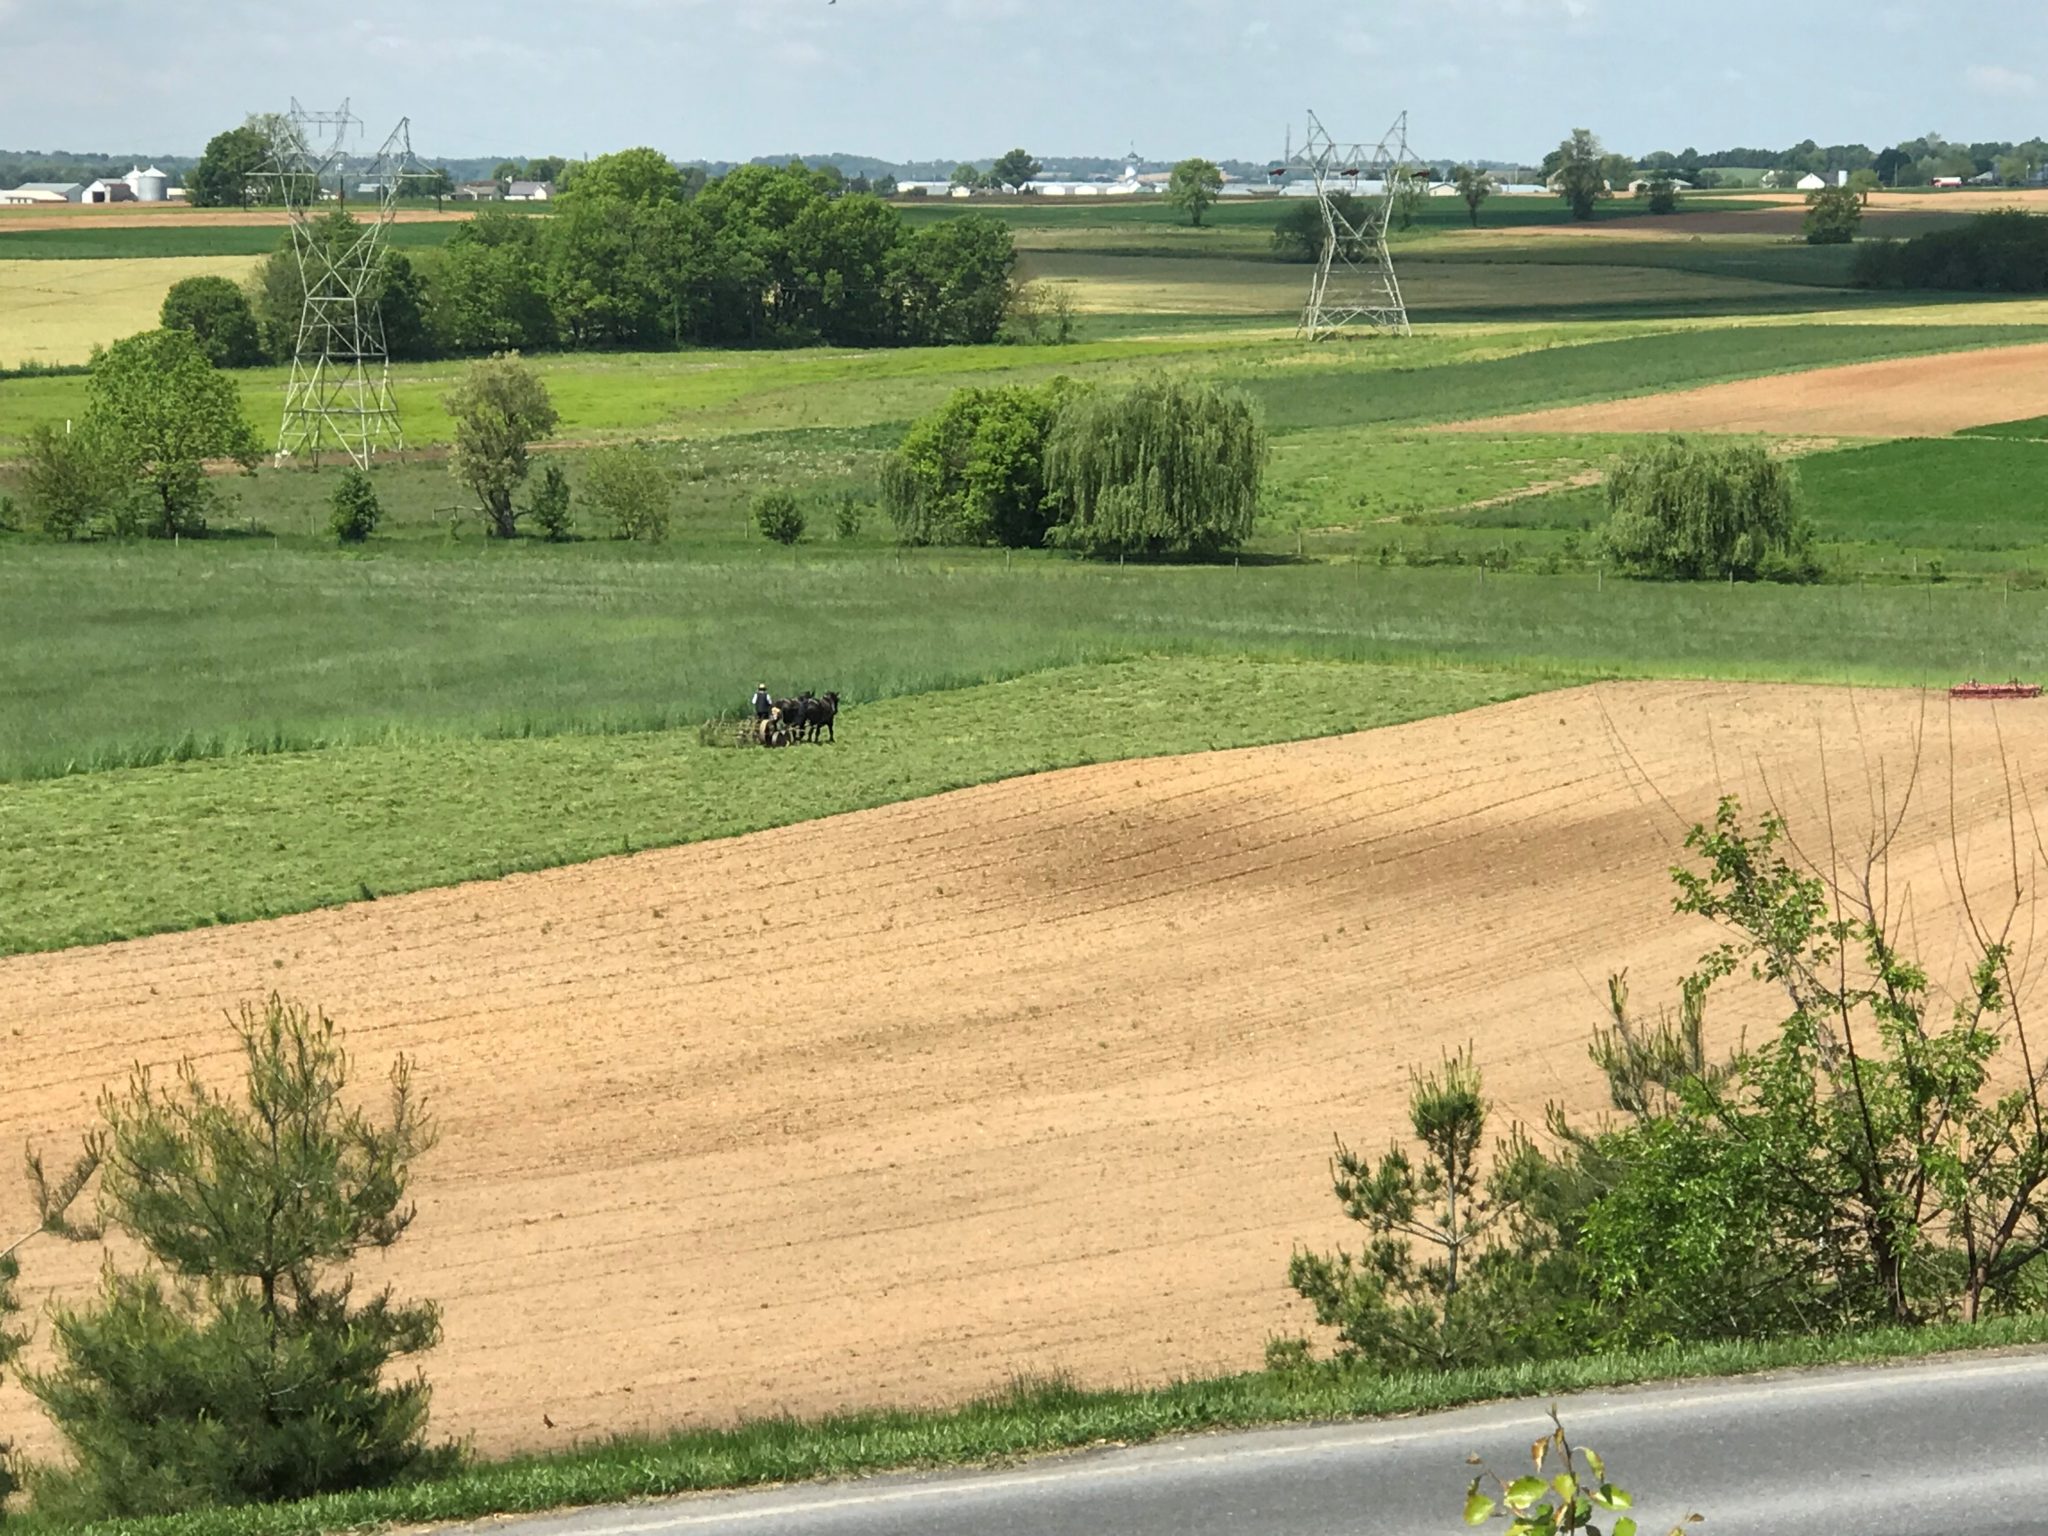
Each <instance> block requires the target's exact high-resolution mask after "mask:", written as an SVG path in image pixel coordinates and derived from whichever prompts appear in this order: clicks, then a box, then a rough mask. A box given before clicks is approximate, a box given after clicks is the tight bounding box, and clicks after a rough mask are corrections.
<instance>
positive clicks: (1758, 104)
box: [0, 0, 2048, 159]
mask: <svg viewBox="0 0 2048 1536" xmlns="http://www.w3.org/2000/svg"><path fill="white" fill-rule="evenodd" d="M1952 15H1953V16H1959V17H1967V20H1961V19H1958V20H1953V21H1952V20H1948V19H1946V18H1948V17H1950V16H1952ZM1339 18H1341V19H1339ZM0 38H4V39H5V40H6V43H7V54H8V62H7V68H6V71H5V75H4V77H0V147H7V148H31V147H32V148H42V149H49V148H55V147H59V146H61V147H64V148H72V149H101V150H106V151H120V150H125V149H129V148H147V149H157V150H162V151H166V152H176V151H196V150H197V149H199V148H200V147H201V145H203V143H204V142H205V140H206V139H207V138H208V137H209V136H210V135H211V134H213V133H214V132H216V131H218V130H219V129H221V128H223V127H227V126H231V125H232V124H234V123H236V122H239V121H240V120H241V118H242V117H243V116H244V115H245V114H246V113H248V112H252V111H258V110H264V109H269V108H273V107H282V106H283V105H284V104H285V103H286V101H287V99H288V98H290V97H292V96H297V97H298V98H299V99H300V100H301V101H304V102H306V103H307V104H308V105H312V104H314V103H328V104H332V103H333V102H334V101H336V100H339V99H340V98H341V97H344V96H346V97H350V98H352V99H353V102H354V104H355V106H356V108H357V110H358V112H359V113H360V115H362V116H363V117H364V118H366V119H367V120H368V121H369V122H370V124H371V125H372V127H373V129H375V128H376V127H377V125H383V126H384V127H385V128H388V126H389V124H390V123H391V122H393V121H395V120H396V119H397V118H398V117H399V116H401V115H410V116H411V118H412V120H413V125H414V128H413V134H414V143H415V145H416V146H417V147H419V148H420V149H421V150H422V151H423V152H425V153H429V154H443V155H472V154H487V153H550V152H552V153H563V154H570V155H578V154H584V153H595V152H599V151H603V150H606V149H611V148H617V147H620V146H623V145H627V144H638V143H646V144H653V145H656V146H657V147H659V148H661V149H664V150H667V151H668V152H669V153H671V154H673V155H675V156H677V157H679V158H691V157H704V158H711V159H719V158H727V159H740V158H745V157H749V156H752V155H756V154H765V153H781V152H785V151H826V150H840V151H848V152H858V153H868V154H874V155H880V156H882V157H885V158H889V159H909V158H927V157H938V156H949V155H989V154H994V153H997V152H999V151H1001V150H1004V149H1007V148H1009V147H1010V146H1011V145H1013V144H1018V143H1021V144H1024V145H1026V146H1028V147H1029V148H1031V149H1033V150H1035V151H1037V152H1039V153H1041V154H1044V153H1048V152H1052V153H1059V152H1065V153H1075V154H1083V153H1092V154H1118V153H1121V152H1123V151H1124V150H1125V149H1126V148H1127V147H1128V146H1131V145H1135V146H1136V147H1137V149H1138V150H1139V151H1140V152H1141V153H1142V154H1145V155H1147V156H1151V157H1158V158H1163V157H1178V156H1181V155H1186V154H1198V153H1199V154H1206V155H1209V156H1212V157H1214V158H1219V159H1222V158H1231V157H1243V158H1248V159H1251V158H1260V157H1263V156H1267V155H1271V154H1274V153H1276V152H1277V151H1278V150H1279V148H1280V146H1281V143H1282V141H1283V136H1284V134H1285V132H1286V128H1287V126H1288V125H1289V124H1290V123H1298V122H1299V121H1300V120H1301V118H1302V115H1303V111H1304V109H1305V108H1307V107H1310V106H1313V107H1315V108H1316V109H1317V110H1318V111H1319V112H1320V113H1321V114H1322V115H1323V117H1324V119H1325V121H1326V122H1328V123H1329V124H1330V126H1331V128H1332V129H1333V131H1336V132H1338V133H1339V134H1340V135H1341V136H1345V137H1351V136H1356V137H1361V138H1364V137H1377V136H1378V134H1379V132H1380V130H1381V129H1382V128H1383V127H1384V126H1385V124H1386V122H1387V121H1388V120H1389V119H1391V118H1392V116H1393V114H1394V113H1395V112H1396V111H1397V110H1399V109H1401V108H1403V107H1405V108H1407V109H1408V110H1409V111H1410V113H1411V114H1412V121H1413V125H1414V126H1413V131H1412V142H1413V143H1414V145H1415V147H1416V149H1417V151H1418V152H1419V153H1421V154H1424V155H1428V156H1431V157H1433V158H1434V157H1452V156H1456V157H1465V156H1492V157H1498V158H1503V159H1510V158H1518V157H1529V156H1534V155H1538V154H1540V153H1541V152H1542V151H1543V150H1544V149H1545V148H1547V147H1548V146H1550V145H1552V144H1554V143H1555V142H1556V141H1557V140H1558V139H1559V138H1560V137H1561V136H1562V135H1563V133H1564V131H1565V130H1566V129H1568V128H1571V127H1573V126H1580V125H1583V126H1586V127H1591V128H1593V129H1594V130H1595V131H1596V132H1598V133H1600V134H1601V135H1602V137H1604V138H1605V139H1606V140H1607V141H1608V142H1609V144H1610V145H1611V146H1612V147H1614V148H1617V149H1625V150H1629V151H1632V152H1638V153H1640V152H1644V151H1647V150H1651V149H1657V148H1668V149H1680V148H1683V147H1684V146H1685V145H1687V144H1693V145H1696V146H1697V147H1699V148H1700V149H1702V150H1706V149H1712V148H1719V147H1724V146H1726V145H1730V144H1735V143H1742V144H1766V145H1772V146H1777V145H1782V144H1787V143H1793V142H1796V141H1798V140H1799V139H1801V138H1803V137H1806V136H1808V135H1811V136H1813V137H1815V138H1818V139H1819V140H1821V141H1822V142H1823V143H1831V142H1837V141H1851V140H1859V139H1860V140H1864V141H1867V142H1869V143H1871V144H1872V145H1878V144H1880V143H1885V142H1893V141H1896V140H1897V139H1900V138H1904V137H1910V136H1913V135H1916V134H1919V133H1922V132H1925V131H1927V130H1929V129H1938V130H1940V131H1941V132H1943V133H1945V134H1947V135H1948V136H1949V137H1950V138H1952V139H1962V140H1969V139H2008V138H2009V139H2023V138H2026V137H2029V136H2031V135H2034V134H2044V135H2048V10H2044V8H2043V6H2042V4H2041V0H1978V3H1976V4H1974V5H1971V6H1968V7H1957V8H1955V9H1953V10H1952V9H1951V8H1950V7H1949V6H1947V5H1944V4H1939V3H1936V0H1890V3H1888V0H1875V3H1866V0H1721V3H1719V4H1713V5H1708V4H1702V3H1698V0H1689V3H1687V4H1684V5H1679V4H1676V3H1673V0H1382V3H1369V0H1326V3H1324V4H1323V5H1321V6H1309V5H1291V6H1282V5H1276V4H1264V3H1253V0H838V3H837V4H827V3H826V0H567V3H542V0H354V3H353V4H350V3H348V0H327V3H324V4H300V5H285V4H279V3H277V0H212V3H206V4H193V3H188V0H0ZM2022 39H2026V41H2025V42H2024V43H2022ZM378 136H379V137H381V131H379V132H378Z"/></svg>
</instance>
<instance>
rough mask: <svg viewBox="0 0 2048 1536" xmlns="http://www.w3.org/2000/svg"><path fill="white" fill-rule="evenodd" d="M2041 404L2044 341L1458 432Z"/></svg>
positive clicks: (1871, 426) (1834, 417)
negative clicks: (2029, 344)
mask: <svg viewBox="0 0 2048 1536" xmlns="http://www.w3.org/2000/svg"><path fill="white" fill-rule="evenodd" d="M2043 407H2048V344H2044V345H2035V346H2017V347H2012V348H2010V349H2004V350H1994V351H1985V352H1975V353H1970V354H1967V355H1964V354H1945V355H1938V356H1932V357H1919V358H1892V359H1889V360H1887V361H1884V362H1876V363H1862V364H1856V365H1853V366H1844V367H1838V368H1822V369H1813V370H1809V371H1806V372H1800V373H1791V374H1785V375H1782V376H1778V377H1770V378H1758V379H1752V380H1747V381H1744V382H1741V383H1731V384H1720V385H1713V386H1708V387H1705V388H1698V389H1691V390H1685V391H1680V392H1673V393H1664V394H1657V395H1653V396H1648V397H1643V398H1638V399H1632V400H1615V401H1609V402H1606V403H1603V404H1600V405H1590V406H1580V407H1576V408H1566V409H1551V410H1546V411H1540V412H1529V413H1523V414H1517V415H1507V416H1501V417H1496V418H1492V419H1484V420H1478V421H1465V422H1461V423H1459V424H1458V425H1457V428H1456V430H1459V431H1468V432H1505V433H1534V432H1543V431H1557V432H1572V433H1580V434H1584V433H1588V432H1624V433H1626V432H1634V433H1649V432H1722V433H1749V434H1776V435H1781V436H1788V437H1798V436H1802V435H1812V434H1820V435H1824V436H1845V437H1902V436H1911V435H1915V434H1929V435H1935V434H1944V433H1950V432H1956V431H1960V430H1962V429H1964V428H1966V427H1975V426H1982V425H1984V424H1986V423H1987V422H1995V421H1997V420H1998V418H1999V417H2000V416H2002V415H2005V414H2007V413H2009V412H2011V411H2014V410H2021V411H2025V410H2029V409H2040V408H2043Z"/></svg>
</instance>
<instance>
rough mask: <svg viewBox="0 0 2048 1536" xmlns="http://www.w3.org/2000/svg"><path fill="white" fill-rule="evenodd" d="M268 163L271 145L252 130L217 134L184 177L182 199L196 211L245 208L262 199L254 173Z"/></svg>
mask: <svg viewBox="0 0 2048 1536" xmlns="http://www.w3.org/2000/svg"><path fill="white" fill-rule="evenodd" d="M269 161H270V144H269V142H268V141H267V140H266V139H265V138H264V137H263V135H262V134H261V133H260V132H258V131H257V129H255V128H254V127H252V126H249V125H246V124H245V125H244V126H242V127H240V128H230V129H229V130H228V131H227V132H226V133H217V134H215V135H214V136H213V137H212V138H211V139H209V140H207V143H206V149H205V151H204V152H203V153H202V154H201V155H200V156H199V163H198V164H197V165H195V166H194V167H193V168H192V169H191V170H190V171H189V172H187V173H186V176H185V196H186V197H187V199H189V200H190V202H191V204H192V206H193V207H195V208H246V207H248V206H249V204H250V203H252V202H257V201H260V200H261V199H262V197H263V192H264V188H263V184H262V182H261V181H260V180H259V179H258V175H257V173H258V172H259V171H261V170H262V169H263V168H264V166H265V165H267V164H268V163H269Z"/></svg>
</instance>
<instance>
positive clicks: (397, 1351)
mask: <svg viewBox="0 0 2048 1536" xmlns="http://www.w3.org/2000/svg"><path fill="white" fill-rule="evenodd" d="M239 1034H240V1044H241V1057H242V1067H243V1082H242V1083H241V1084H240V1085H239V1087H238V1089H236V1090H234V1091H224V1090H223V1089H222V1088H220V1087H219V1086H218V1085H216V1084H212V1083H209V1082H207V1081H206V1079H205V1078H204V1076H202V1074H201V1072H200V1070H199V1068H198V1067H197V1066H196V1065H195V1064H194V1063H193V1062H191V1061H189V1060H188V1061H187V1062H185V1063H184V1064H183V1065H182V1066H181V1067H180V1069H179V1072H178V1079H177V1083H176V1085H175V1087H166V1086H162V1085H159V1084H158V1083H157V1082H156V1081H155V1080H154V1078H153V1077H152V1075H151V1074H150V1073H149V1072H148V1071H147V1070H146V1069H144V1068H140V1067H138V1068H137V1069H136V1071H135V1074H134V1076H133V1077H132V1079H131V1080H130V1082H129V1084H128V1087H127V1089H126V1091H125V1092H120V1093H116V1092H113V1091H109V1092H108V1093H107V1094H106V1095H105V1096H104V1097H103V1098H102V1100H101V1111H102V1114H103V1117H104V1120H105V1131H104V1133H103V1140H102V1142H101V1146H102V1147H103V1150H104V1153H105V1164H104V1170H103V1173H102V1184H101V1193H100V1203H101V1208H102V1212H103V1214H104V1216H105V1218H106V1220H107V1221H108V1223H109V1224H111V1225H112V1226H114V1227H116V1228H118V1229H120V1230H121V1231H122V1232H123V1233H125V1234H126V1235H127V1236H128V1237H129V1238H130V1239H132V1240H133V1241H134V1242H135V1243H136V1245H137V1246H138V1247H139V1248H140V1249H141V1250H142V1251H143V1252H144V1253H145V1254H147V1255H148V1257H149V1260H150V1263H151V1267H150V1268H149V1269H146V1270H141V1271H135V1272H122V1271H119V1270H117V1269H115V1268H113V1267H111V1266H110V1267H109V1268H108V1269H107V1270H106V1271H105V1273H104V1277H103V1280H102V1283H101V1289H100V1294H99V1296H98V1297H97V1299H96V1300H94V1301H92V1302H90V1303H88V1304H86V1305H84V1306H78V1307H72V1306H61V1307H59V1308H58V1309H57V1310H56V1311H55V1313H54V1314H53V1317H52V1327H51V1333H52V1342H53V1344H54V1352H55V1359H54V1361H53V1363H52V1364H51V1365H50V1366H49V1367H48V1368H47V1369H46V1370H43V1371H40V1372H37V1373H35V1374H33V1375H31V1376H30V1377H29V1378H28V1381H29V1387H30V1390H31V1391H32V1392H34V1394H35V1395H36V1397H37V1399H38V1400H39V1401H40V1402H41V1403H42V1405H43V1407H44V1409H45V1410H46V1411H47V1412H48V1413H49V1415H50V1418H51V1420H52V1422H53V1423H54V1424H55V1425H56V1426H57V1429H58V1431H59V1432H60V1433H61V1434H62V1435H63V1437H64V1440H65V1443H66V1445H67V1446H68V1448H69V1450H70V1452H71V1457H72V1465H71V1466H70V1467H69V1468H66V1469H63V1470H55V1469H49V1470H46V1471H45V1472H44V1473H42V1474H41V1478H40V1485H39V1488H38V1502H39V1505H40V1506H42V1507H44V1508H46V1509H47V1510H49V1511H51V1512H58V1513H62V1514H66V1515H70V1516H72V1517H73V1518H77V1517H87V1518H93V1517H97V1518H130V1517H134V1516H141V1515H158V1514H178V1513H184V1512H187V1511H191V1510H194V1509H200V1508H205V1507H207V1506H210V1505H222V1504H242V1503H250V1502H257V1501H262V1502H272V1501H278V1500H285V1499H296V1498H305V1497H309V1496H313V1495H317V1494H323V1493H338V1492H345V1491H348V1490H352V1489H359V1488H369V1487H377V1486H381V1485H384V1484H388V1483H391V1482H395V1481H397V1480H399V1479H400V1478H403V1477H406V1476H408V1475H414V1474H416V1473H418V1472H419V1471H421V1470H423V1469H426V1468H430V1467H433V1466H435V1465H438V1464H442V1463H445V1461H446V1460H447V1457H446V1456H445V1455H443V1456H436V1455H435V1454H434V1453H431V1452H429V1451H428V1449H427V1447H426V1445H425V1439H424V1436H425V1428H426V1418H427V1402H428V1392H427V1385H426V1382H425V1381H424V1380H423V1379H420V1378H418V1377H414V1378H412V1379H410V1380H392V1379H389V1374H388V1373H389V1372H390V1371H391V1369H392V1367H393V1366H394V1365H396V1364H397V1363H398V1362H400V1361H402V1360H405V1359H407V1358H408V1357H412V1356H416V1355H418V1354H420V1353H422V1352H423V1351H426V1350H428V1349H431V1348H432V1347H433V1346H434V1344H435V1343H436V1342H437V1341H438V1340H439V1337H440V1318H439V1314H438V1312H437V1310H436V1308H434V1307H433V1306H431V1305H422V1304H401V1303H399V1302H398V1301H396V1300H394V1298H393V1297H392V1295H391V1293H390V1292H389V1291H388V1290H387V1291H385V1292H382V1293H380V1294H378V1295H375V1296H372V1297H369V1298H368V1299H364V1298H362V1297H360V1296H358V1295H357V1294H356V1293H355V1290H354V1286H353V1281H352V1276H351V1274H350V1272H349V1267H350V1265H351V1264H352V1263H353V1261H354V1260H355V1259H356V1258H357V1256H358V1255H360V1254H361V1253H363V1252H364V1251H365V1250H375V1249H384V1248H389V1247H390V1246H391V1245H392V1244H394V1243H396V1242H397V1241H398V1240H399V1239H400V1238H401V1237H403V1236H404V1234H405V1232H406V1230H407V1228H408V1227H409V1226H410V1225H411V1223H412V1218H413V1207H412V1205H411V1203H410V1202H409V1201H408V1199H407V1198H406V1190H407V1185H408V1183H409V1182H410V1177H411V1172H412V1165H413V1162H414V1160H415V1159H417V1158H418V1157H419V1156H420V1155H422V1154H423V1153H424V1152H425V1151H426V1150H427V1149H428V1148H430V1147H431V1146H432V1145H433V1141H434V1133H433V1129H432V1126H431V1124H430V1122H429V1121H428V1119H427V1117H426V1115H425V1112H424V1110H423V1108H422V1106H421V1104H420V1101H419V1098H418V1096H417V1094H416V1093H415V1092H414V1089H413V1086H412V1076H411V1066H410V1063H408V1062H407V1061H406V1060H405V1059H404V1058H403V1057H401V1058H399V1060H398V1062H397V1063H396V1065H395V1066H394V1067H393V1069H392V1073H391V1079H390V1089H389V1101H388V1107H387V1108H386V1110H385V1112H384V1114H383V1115H382V1116H381V1117H376V1116H372V1115H371V1114H369V1113H367V1112H366V1111H365V1110H363V1109H362V1108H360V1107H357V1106H355V1105H353V1104H351V1103H350V1101H349V1096H348V1092H347V1090H348V1086H349V1060H348V1056H347V1054H346V1053H345V1052H344V1050H343V1048H342V1045H341V1042H340V1040H339V1038H338V1037H337V1035H336V1033H335V1030H334V1026H333V1025H332V1024H331V1023H329V1022H328V1021H327V1020H326V1019H325V1018H322V1017H317V1016H315V1015H312V1014H310V1013H308V1012H307V1011H306V1010H304V1009H302V1008H298V1007H295V1006H292V1005H290V1004H287V1003H284V1002H282V1001H280V1000H278V999H276V998H272V999H271V1000H270V1002H269V1004H268V1006H267V1007H264V1008H260V1009H258V1008H249V1007H244V1009H243V1010H242V1014H241V1018H240V1022H239Z"/></svg>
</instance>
